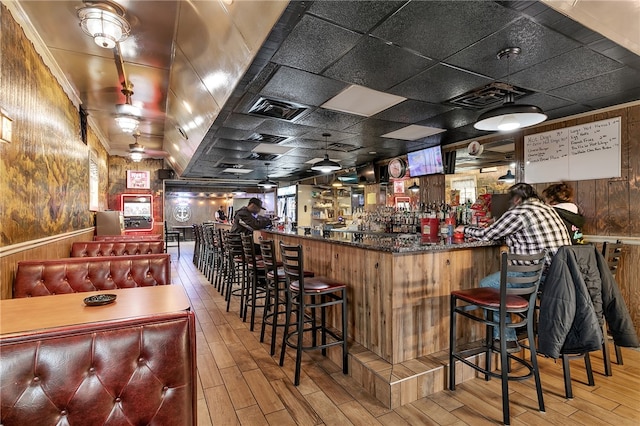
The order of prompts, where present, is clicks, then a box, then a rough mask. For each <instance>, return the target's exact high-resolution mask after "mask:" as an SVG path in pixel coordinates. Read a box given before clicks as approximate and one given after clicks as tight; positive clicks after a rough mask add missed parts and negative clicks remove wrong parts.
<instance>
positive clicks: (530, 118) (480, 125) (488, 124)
mask: <svg viewBox="0 0 640 426" xmlns="http://www.w3.org/2000/svg"><path fill="white" fill-rule="evenodd" d="M518 54H520V48H519V47H509V48H507V49H503V50H501V51H500V52H498V55H497V56H498V59H502V58H507V80H508V79H509V74H510V69H509V59H510V58H511V57H512V56H517V55H518ZM507 84H508V83H507ZM546 119H547V115H546V114H545V113H544V112H543V111H542V109H540V108H539V107H537V106H535V105H518V104H515V103H514V97H513V94H512V93H508V94H507V95H506V97H505V102H504V104H502V105H500V106H499V107H496V108H493V109H490V110H488V111H486V112H484V113H483V114H481V115H480V117H478V121H477V122H476V123H475V124H474V125H473V127H475V128H476V129H478V130H488V131H496V130H498V131H509V130H515V129H521V128H523V127H528V126H533V125H535V124H538V123H542V122H543V121H544V120H546Z"/></svg>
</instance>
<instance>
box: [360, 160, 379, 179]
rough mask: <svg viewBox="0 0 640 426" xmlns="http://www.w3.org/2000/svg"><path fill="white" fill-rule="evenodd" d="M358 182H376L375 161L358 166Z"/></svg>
mask: <svg viewBox="0 0 640 426" xmlns="http://www.w3.org/2000/svg"><path fill="white" fill-rule="evenodd" d="M356 174H357V175H358V183H376V169H375V167H374V166H373V163H368V164H363V165H362V166H358V167H356Z"/></svg>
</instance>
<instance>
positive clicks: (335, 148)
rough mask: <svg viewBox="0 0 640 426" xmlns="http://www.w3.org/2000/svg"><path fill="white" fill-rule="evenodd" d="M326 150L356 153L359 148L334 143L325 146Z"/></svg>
mask: <svg viewBox="0 0 640 426" xmlns="http://www.w3.org/2000/svg"><path fill="white" fill-rule="evenodd" d="M327 149H328V150H331V151H342V152H352V151H357V150H358V149H359V148H358V147H357V146H353V145H349V144H346V143H340V142H334V143H330V144H329V145H327Z"/></svg>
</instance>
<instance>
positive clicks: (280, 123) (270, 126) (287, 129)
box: [255, 119, 315, 137]
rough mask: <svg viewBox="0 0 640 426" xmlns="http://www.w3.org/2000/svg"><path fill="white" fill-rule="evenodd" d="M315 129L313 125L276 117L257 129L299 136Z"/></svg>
mask: <svg viewBox="0 0 640 426" xmlns="http://www.w3.org/2000/svg"><path fill="white" fill-rule="evenodd" d="M313 130H315V129H314V128H313V127H309V126H303V125H300V124H297V123H290V122H287V121H284V120H276V119H267V120H265V121H264V122H263V123H262V124H261V125H259V126H258V127H256V129H255V131H256V132H258V133H265V134H267V135H274V136H287V137H299V136H302V135H304V134H305V133H308V132H310V131H313Z"/></svg>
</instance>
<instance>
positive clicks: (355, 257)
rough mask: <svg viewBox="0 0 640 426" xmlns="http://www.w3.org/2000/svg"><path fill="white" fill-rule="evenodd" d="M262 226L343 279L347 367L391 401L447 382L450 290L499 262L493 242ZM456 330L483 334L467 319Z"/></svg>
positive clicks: (471, 338) (473, 337)
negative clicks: (395, 240) (399, 241)
mask: <svg viewBox="0 0 640 426" xmlns="http://www.w3.org/2000/svg"><path fill="white" fill-rule="evenodd" d="M260 232H261V236H262V238H264V239H273V240H274V241H275V243H276V246H277V245H278V243H279V242H280V241H283V242H284V243H286V244H301V245H302V246H303V249H304V267H305V269H307V270H311V271H313V272H314V273H315V274H316V275H325V276H328V277H331V278H333V279H336V280H338V281H341V282H344V283H345V284H347V287H348V300H349V312H348V316H349V318H348V328H349V329H348V335H349V339H350V341H352V342H353V344H351V345H350V348H349V351H350V360H351V363H350V369H351V373H350V374H351V375H352V376H353V377H354V378H356V379H357V380H359V382H360V383H361V384H362V385H363V386H364V387H365V388H367V389H368V390H369V391H370V392H372V393H373V394H374V395H375V396H376V397H377V398H378V399H379V400H380V401H382V402H383V403H385V404H386V405H387V406H388V407H390V408H394V407H397V406H399V405H402V404H405V403H408V402H411V401H414V400H416V399H418V398H420V397H422V396H426V395H428V394H430V393H433V392H437V391H439V390H442V389H445V386H446V379H445V375H444V373H443V371H442V369H443V368H444V367H445V366H446V361H443V360H444V359H446V357H445V356H444V354H445V353H446V351H448V348H449V294H450V293H451V291H452V290H457V289H464V288H471V287H475V286H477V285H478V282H479V280H480V279H481V278H483V277H484V276H486V275H488V274H489V273H491V272H495V271H497V270H499V269H500V266H499V251H500V246H499V245H497V244H495V243H488V242H480V241H476V242H464V243H460V244H455V243H452V242H449V244H447V243H445V242H438V243H435V244H422V243H420V244H417V245H413V246H411V245H407V246H403V247H397V246H392V247H389V246H388V245H385V244H386V243H387V242H388V241H384V242H383V240H384V238H378V237H377V236H375V235H371V236H369V237H367V236H366V235H365V236H364V237H363V236H362V235H361V236H360V238H356V236H355V235H351V236H349V235H340V234H338V233H337V232H334V233H332V235H331V236H329V237H328V238H322V237H321V236H319V235H315V236H314V235H302V234H303V232H302V231H299V232H298V233H282V232H275V231H260ZM458 331H459V335H458V339H459V342H461V343H465V342H475V341H478V340H481V339H482V338H483V337H484V328H481V327H475V328H472V327H471V325H470V324H468V323H466V321H465V322H461V324H460V325H459V326H458ZM436 370H437V371H438V373H437V374H436V378H434V377H433V375H431V376H428V375H427V374H426V373H427V372H428V371H436ZM463 374H468V373H466V372H465V373H463ZM470 377H472V376H469V378H470ZM427 382H429V383H430V384H428V385H427V384H426V383H427Z"/></svg>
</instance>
